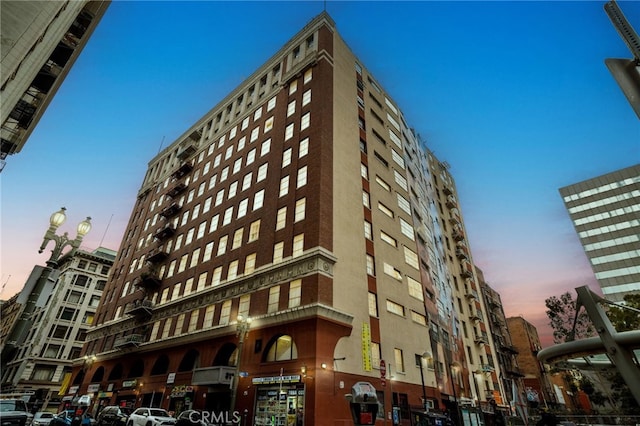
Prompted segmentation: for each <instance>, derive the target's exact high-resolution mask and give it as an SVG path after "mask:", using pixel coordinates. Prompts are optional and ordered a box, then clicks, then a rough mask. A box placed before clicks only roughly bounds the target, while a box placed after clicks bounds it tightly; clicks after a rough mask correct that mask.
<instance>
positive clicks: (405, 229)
mask: <svg viewBox="0 0 640 426" xmlns="http://www.w3.org/2000/svg"><path fill="white" fill-rule="evenodd" d="M400 231H402V234H403V235H404V236H405V237H407V238H409V239H410V240H411V241H415V237H414V235H413V226H411V224H409V222H407V221H406V220H404V219H402V218H400Z"/></svg>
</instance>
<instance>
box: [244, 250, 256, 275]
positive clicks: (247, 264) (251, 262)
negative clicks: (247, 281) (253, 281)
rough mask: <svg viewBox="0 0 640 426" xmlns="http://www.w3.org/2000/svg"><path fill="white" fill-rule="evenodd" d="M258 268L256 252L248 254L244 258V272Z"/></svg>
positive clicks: (248, 272) (250, 271)
mask: <svg viewBox="0 0 640 426" xmlns="http://www.w3.org/2000/svg"><path fill="white" fill-rule="evenodd" d="M255 269H256V254H255V253H251V254H248V255H247V257H245V259H244V274H245V275H247V274H250V273H252V272H253V271H255Z"/></svg>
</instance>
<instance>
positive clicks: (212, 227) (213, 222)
mask: <svg viewBox="0 0 640 426" xmlns="http://www.w3.org/2000/svg"><path fill="white" fill-rule="evenodd" d="M219 221H220V215H219V214H217V215H215V216H213V217H212V218H211V223H210V224H209V233H211V232H214V231H215V230H216V229H218V222H219Z"/></svg>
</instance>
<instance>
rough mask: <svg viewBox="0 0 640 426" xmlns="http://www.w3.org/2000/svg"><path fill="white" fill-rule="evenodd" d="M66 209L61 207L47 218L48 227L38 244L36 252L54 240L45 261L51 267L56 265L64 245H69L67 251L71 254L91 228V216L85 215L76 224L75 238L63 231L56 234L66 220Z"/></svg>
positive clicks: (41, 250)
mask: <svg viewBox="0 0 640 426" xmlns="http://www.w3.org/2000/svg"><path fill="white" fill-rule="evenodd" d="M66 210H67V209H66V208H65V207H62V208H61V209H60V210H58V211H57V212H55V213H54V214H52V215H51V217H50V218H49V229H47V232H45V234H44V239H43V240H42V245H41V246H40V250H38V253H42V252H43V251H44V249H45V247H47V244H49V241H51V240H53V241H54V242H55V246H54V247H53V250H51V256H50V257H49V260H48V261H47V266H49V267H51V268H55V267H57V266H58V260H59V259H60V256H61V255H62V250H64V248H65V247H67V246H70V247H71V250H70V251H69V255H73V254H74V253H75V251H76V250H77V249H78V247H80V243H81V242H82V239H83V238H84V236H85V235H87V234H88V233H89V231H90V230H91V217H87V218H86V219H85V220H83V221H82V222H80V223H79V224H78V229H77V235H76V237H75V239H73V240H71V239H70V238H69V234H68V233H67V232H65V233H64V234H63V235H57V234H56V230H57V229H58V227H59V226H60V225H62V224H63V223H64V222H65V220H67V215H65V211H66Z"/></svg>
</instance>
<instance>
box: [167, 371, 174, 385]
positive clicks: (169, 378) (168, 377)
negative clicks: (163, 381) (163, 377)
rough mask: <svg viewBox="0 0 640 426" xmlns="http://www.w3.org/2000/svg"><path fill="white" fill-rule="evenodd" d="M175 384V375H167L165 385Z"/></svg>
mask: <svg viewBox="0 0 640 426" xmlns="http://www.w3.org/2000/svg"><path fill="white" fill-rule="evenodd" d="M175 382H176V373H169V375H168V376H167V384H168V385H172V384H174V383H175Z"/></svg>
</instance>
